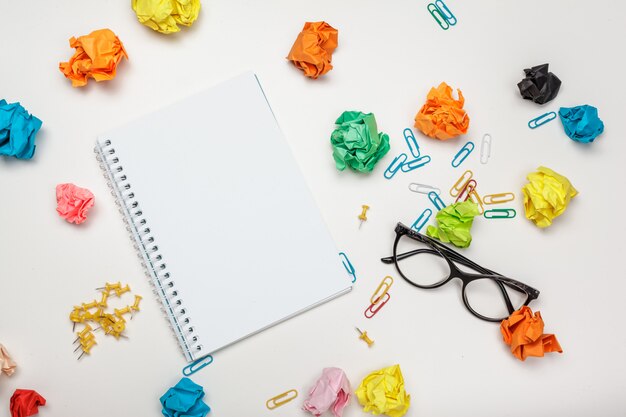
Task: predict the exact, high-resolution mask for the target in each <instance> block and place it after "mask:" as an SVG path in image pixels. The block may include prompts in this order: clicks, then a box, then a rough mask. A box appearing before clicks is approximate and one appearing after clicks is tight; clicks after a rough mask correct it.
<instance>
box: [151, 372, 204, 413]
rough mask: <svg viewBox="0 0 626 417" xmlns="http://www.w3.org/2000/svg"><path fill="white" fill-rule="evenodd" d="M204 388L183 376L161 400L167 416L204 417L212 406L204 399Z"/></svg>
mask: <svg viewBox="0 0 626 417" xmlns="http://www.w3.org/2000/svg"><path fill="white" fill-rule="evenodd" d="M203 397H204V389H203V388H202V386H200V385H198V384H196V383H194V382H193V381H192V380H191V379H189V378H181V380H180V381H178V383H177V384H176V385H175V386H173V387H172V388H170V389H168V390H167V392H166V393H165V394H163V396H161V398H160V401H161V405H162V406H163V410H162V411H161V412H162V413H163V415H164V416H165V417H183V416H185V417H204V416H206V415H207V414H208V412H209V411H211V408H210V407H209V406H208V405H206V404H205V403H204V401H202V398H203Z"/></svg>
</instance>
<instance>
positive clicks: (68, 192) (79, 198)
mask: <svg viewBox="0 0 626 417" xmlns="http://www.w3.org/2000/svg"><path fill="white" fill-rule="evenodd" d="M56 192H57V213H59V215H60V216H61V217H63V218H64V219H65V220H67V221H68V222H70V223H76V224H81V223H82V222H84V221H85V220H87V210H89V209H90V208H91V207H92V206H93V205H94V202H95V198H94V195H93V193H92V192H91V191H89V190H88V189H86V188H80V187H78V186H76V185H74V184H70V183H68V184H59V185H57V188H56Z"/></svg>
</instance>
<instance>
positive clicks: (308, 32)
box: [287, 22, 339, 79]
mask: <svg viewBox="0 0 626 417" xmlns="http://www.w3.org/2000/svg"><path fill="white" fill-rule="evenodd" d="M338 33H339V32H338V31H337V29H335V28H333V27H332V26H331V25H329V24H328V23H326V22H306V23H305V24H304V27H303V28H302V32H300V34H298V37H297V38H296V41H295V42H294V43H293V46H292V47H291V51H289V55H287V59H288V60H289V61H291V62H293V64H294V65H295V66H296V67H297V68H299V69H301V70H302V71H304V75H305V76H306V77H310V78H313V79H315V78H317V77H319V76H320V75H324V74H326V73H327V72H328V71H330V70H331V69H333V66H332V65H331V63H330V61H331V60H332V54H333V51H334V50H335V48H337V39H338Z"/></svg>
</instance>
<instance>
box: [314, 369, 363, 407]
mask: <svg viewBox="0 0 626 417" xmlns="http://www.w3.org/2000/svg"><path fill="white" fill-rule="evenodd" d="M351 392H352V388H350V381H348V377H347V376H346V374H345V372H344V371H342V370H341V369H339V368H324V369H323V370H322V376H320V377H319V379H318V380H317V382H316V383H315V385H314V386H313V388H311V391H309V396H308V397H307V399H306V400H305V401H304V405H303V406H302V409H303V410H306V411H308V412H310V413H311V414H313V415H314V416H316V417H319V416H321V415H322V414H323V413H324V412H325V411H327V410H330V411H331V412H332V413H333V415H334V416H335V417H341V416H342V414H343V409H344V408H345V406H346V405H348V403H349V402H350V396H351Z"/></svg>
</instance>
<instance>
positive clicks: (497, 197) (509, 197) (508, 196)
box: [483, 193, 515, 204]
mask: <svg viewBox="0 0 626 417" xmlns="http://www.w3.org/2000/svg"><path fill="white" fill-rule="evenodd" d="M513 200H515V194H513V193H500V194H489V195H486V196H484V197H483V203H485V204H500V203H506V202H507V201H513Z"/></svg>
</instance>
